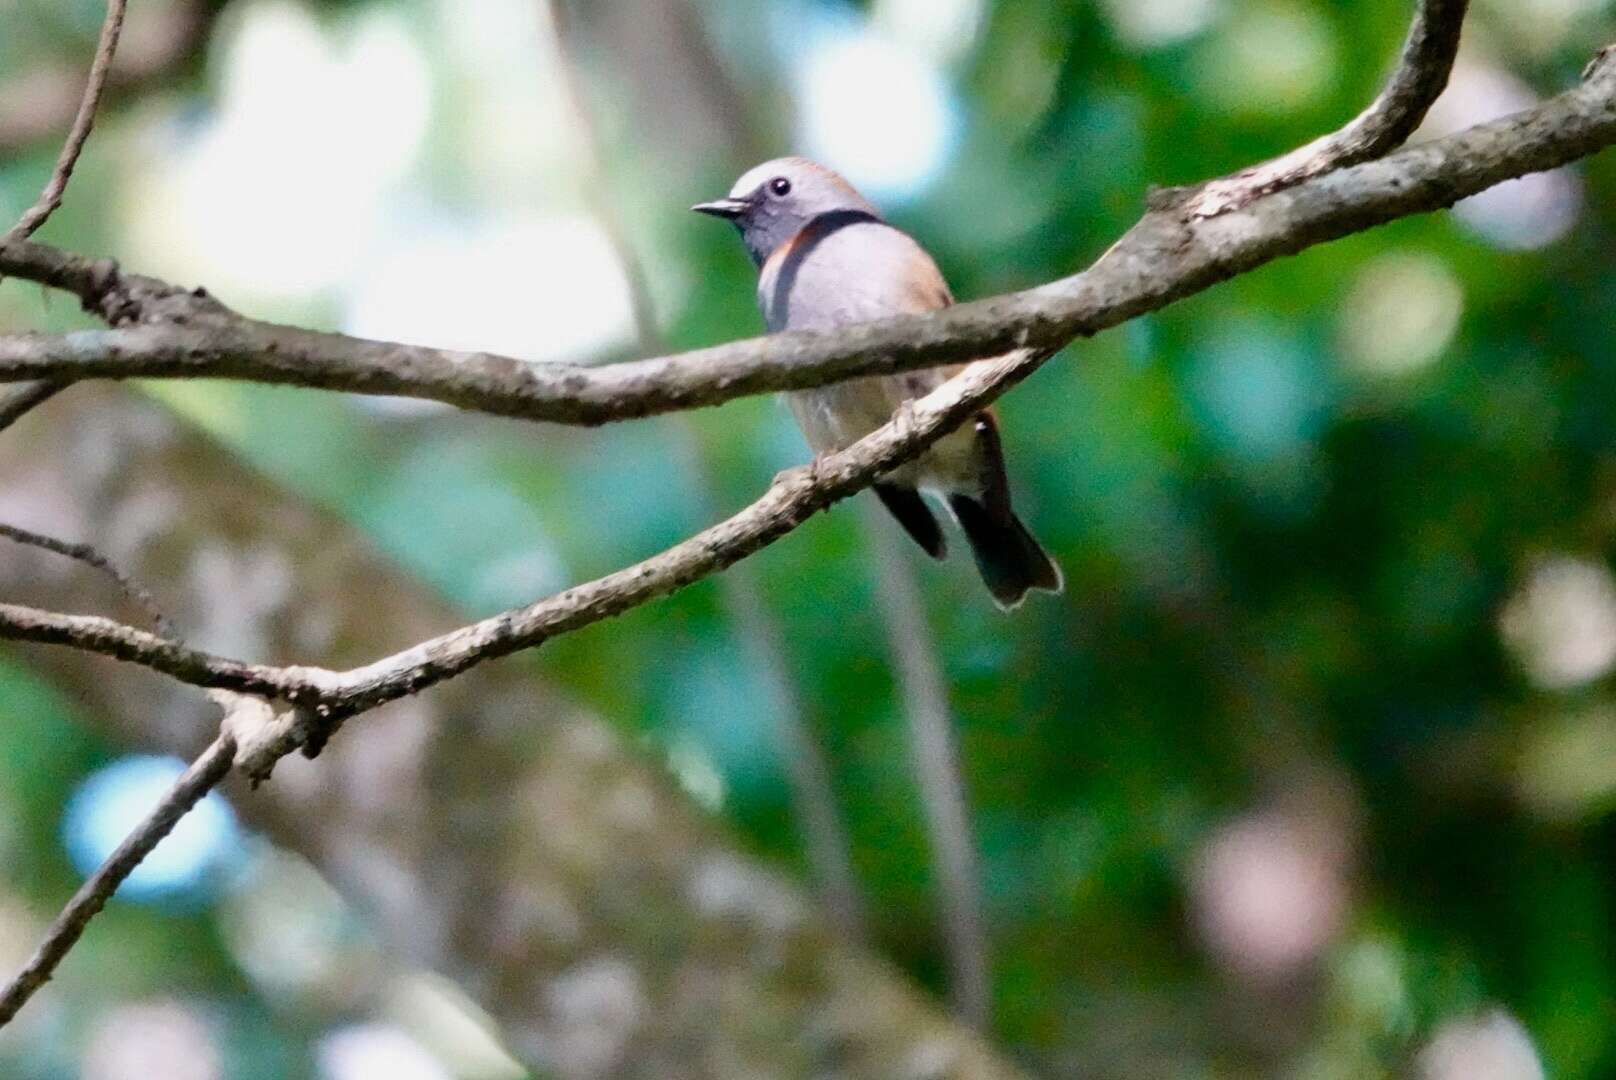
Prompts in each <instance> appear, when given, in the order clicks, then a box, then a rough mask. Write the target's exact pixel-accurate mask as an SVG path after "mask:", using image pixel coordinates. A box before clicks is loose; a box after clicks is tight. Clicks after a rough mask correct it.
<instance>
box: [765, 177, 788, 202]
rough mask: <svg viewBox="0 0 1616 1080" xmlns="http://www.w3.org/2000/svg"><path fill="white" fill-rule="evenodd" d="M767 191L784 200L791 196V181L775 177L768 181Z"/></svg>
mask: <svg viewBox="0 0 1616 1080" xmlns="http://www.w3.org/2000/svg"><path fill="white" fill-rule="evenodd" d="M769 190H770V191H772V192H774V193H775V194H776V195H779V196H780V197H782V198H784V197H785V196H787V195H790V194H791V181H790V180H787V179H786V178H785V177H783V176H776V177H775V178H774V179H773V180H770V181H769Z"/></svg>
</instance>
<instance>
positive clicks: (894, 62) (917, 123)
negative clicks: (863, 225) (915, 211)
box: [793, 24, 958, 202]
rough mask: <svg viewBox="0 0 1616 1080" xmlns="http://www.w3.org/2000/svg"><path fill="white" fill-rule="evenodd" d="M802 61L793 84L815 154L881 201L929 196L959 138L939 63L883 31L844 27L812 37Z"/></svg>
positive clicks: (804, 133) (805, 137)
mask: <svg viewBox="0 0 1616 1080" xmlns="http://www.w3.org/2000/svg"><path fill="white" fill-rule="evenodd" d="M798 55H800V57H801V59H800V61H799V63H798V67H797V68H796V70H795V72H794V80H793V81H794V84H795V89H796V95H797V101H798V109H799V123H800V131H799V135H800V138H801V141H802V145H803V148H804V150H805V151H806V152H807V153H808V155H809V156H810V157H813V158H815V159H816V160H818V161H821V162H823V163H824V164H826V165H828V166H830V167H831V168H833V169H835V170H837V171H838V172H840V173H841V174H842V175H844V176H846V177H847V179H848V180H850V181H851V182H852V183H853V185H854V186H855V187H857V188H859V189H860V190H862V191H863V192H864V193H865V194H866V195H868V196H870V197H871V198H873V199H876V200H878V201H887V202H897V201H902V200H904V199H909V198H913V197H915V196H918V195H920V194H922V193H923V192H924V191H925V189H926V188H927V187H929V186H930V185H931V183H932V182H933V181H935V180H936V179H937V177H938V176H939V174H940V173H941V172H942V171H943V168H944V166H945V165H946V164H947V162H948V159H949V157H950V155H951V154H952V152H953V149H954V145H955V142H956V137H957V130H956V129H957V126H958V125H957V122H956V110H955V106H954V103H953V98H952V95H951V94H950V92H949V89H948V86H947V83H946V82H945V80H944V78H943V74H942V71H941V70H940V68H939V67H938V65H937V64H936V62H934V61H933V60H931V59H929V58H928V57H927V56H926V55H925V54H924V53H923V52H921V51H920V50H919V49H916V48H914V47H912V46H909V45H907V44H905V43H903V42H901V41H898V40H896V39H894V38H893V37H891V36H889V35H887V34H885V33H882V32H881V31H879V30H875V29H871V28H869V27H866V26H851V25H849V26H842V25H840V24H837V25H835V26H833V27H829V28H822V29H820V30H818V31H817V32H813V33H810V34H809V35H808V40H807V41H805V42H804V43H803V46H802V48H801V49H800V50H798Z"/></svg>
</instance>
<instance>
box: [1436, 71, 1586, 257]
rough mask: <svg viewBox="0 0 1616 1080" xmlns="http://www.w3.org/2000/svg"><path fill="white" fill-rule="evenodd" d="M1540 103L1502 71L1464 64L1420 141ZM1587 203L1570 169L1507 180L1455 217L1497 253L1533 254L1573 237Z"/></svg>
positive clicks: (1457, 209)
mask: <svg viewBox="0 0 1616 1080" xmlns="http://www.w3.org/2000/svg"><path fill="white" fill-rule="evenodd" d="M1538 100H1539V99H1538V96H1537V94H1536V93H1534V92H1533V91H1532V88H1531V87H1529V86H1527V85H1526V83H1524V82H1522V81H1521V80H1520V79H1518V78H1516V77H1515V76H1514V75H1511V74H1510V73H1509V72H1507V71H1505V70H1503V69H1502V68H1499V67H1495V66H1492V65H1489V64H1484V63H1481V62H1479V61H1476V60H1473V59H1461V60H1460V62H1459V63H1457V64H1455V65H1454V68H1453V75H1452V77H1451V78H1450V79H1449V80H1448V88H1447V90H1446V91H1444V92H1443V94H1442V96H1441V97H1440V98H1438V99H1437V101H1436V104H1435V105H1433V106H1432V107H1431V111H1430V113H1428V114H1427V115H1426V118H1425V123H1424V124H1423V125H1422V126H1421V128H1420V135H1421V136H1422V137H1423V136H1439V135H1449V134H1452V133H1454V132H1456V131H1462V130H1464V129H1465V128H1469V127H1473V126H1475V125H1476V124H1483V123H1486V122H1487V121H1489V120H1496V119H1497V118H1498V117H1500V116H1505V115H1508V114H1509V113H1513V112H1519V111H1520V110H1522V109H1529V108H1531V107H1532V106H1534V105H1536V104H1537V103H1538ZM1582 202H1583V193H1582V184H1581V183H1580V181H1579V180H1578V179H1577V174H1576V172H1575V171H1573V169H1572V168H1571V167H1569V166H1568V167H1566V168H1562V169H1554V170H1552V171H1550V172H1539V173H1531V174H1528V175H1526V176H1522V177H1518V178H1517V179H1514V180H1505V181H1504V182H1503V183H1501V184H1496V185H1494V186H1493V187H1490V188H1488V189H1487V190H1486V191H1483V192H1481V193H1480V194H1479V195H1472V196H1471V197H1470V198H1468V199H1462V200H1460V201H1459V202H1458V203H1456V204H1454V207H1453V213H1454V216H1455V217H1457V218H1458V219H1459V220H1460V221H1461V222H1462V223H1464V225H1465V226H1466V227H1468V228H1469V229H1470V230H1471V231H1473V232H1475V233H1476V234H1477V235H1479V236H1480V237H1481V238H1482V239H1484V240H1486V241H1487V242H1488V243H1489V244H1491V245H1493V246H1494V247H1497V248H1501V249H1503V250H1505V251H1531V250H1534V249H1536V248H1541V247H1546V246H1548V245H1549V244H1552V243H1554V242H1555V241H1556V240H1558V239H1560V238H1561V237H1563V236H1565V235H1566V233H1568V232H1570V231H1571V227H1572V226H1573V225H1575V224H1576V221H1577V216H1578V214H1579V213H1580V212H1581V210H1582Z"/></svg>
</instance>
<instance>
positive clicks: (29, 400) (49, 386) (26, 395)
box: [0, 379, 67, 431]
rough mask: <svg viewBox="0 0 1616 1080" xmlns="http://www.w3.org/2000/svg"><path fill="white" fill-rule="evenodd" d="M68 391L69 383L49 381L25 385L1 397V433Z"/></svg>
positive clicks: (43, 380)
mask: <svg viewBox="0 0 1616 1080" xmlns="http://www.w3.org/2000/svg"><path fill="white" fill-rule="evenodd" d="M66 389H67V383H63V382H51V381H49V380H48V379H41V380H40V381H38V382H30V383H23V384H22V385H20V386H17V387H14V388H12V389H11V390H10V391H8V392H7V393H6V395H5V396H4V397H0V431H5V430H6V429H7V428H9V427H11V425H12V424H15V423H16V422H17V421H18V420H21V419H22V418H23V417H24V416H26V415H28V413H30V412H32V411H33V410H34V408H35V407H36V406H39V405H43V404H44V403H45V402H47V401H49V400H50V399H51V398H53V397H55V396H56V395H57V394H59V393H61V392H62V391H63V390H66Z"/></svg>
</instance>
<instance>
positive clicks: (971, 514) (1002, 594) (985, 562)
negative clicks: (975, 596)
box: [948, 495, 1062, 611]
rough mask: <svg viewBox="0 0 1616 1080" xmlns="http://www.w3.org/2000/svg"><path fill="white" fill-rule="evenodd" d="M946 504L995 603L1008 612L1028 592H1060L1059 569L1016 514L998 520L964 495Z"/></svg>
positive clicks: (950, 499) (951, 497)
mask: <svg viewBox="0 0 1616 1080" xmlns="http://www.w3.org/2000/svg"><path fill="white" fill-rule="evenodd" d="M948 505H949V506H950V507H951V508H952V509H953V511H954V516H955V517H956V518H958V519H959V523H960V528H961V529H963V530H965V539H966V540H968V541H970V544H971V554H972V555H974V556H975V557H976V568H977V570H979V571H980V572H981V574H982V580H983V582H984V583H986V585H987V587H988V592H990V593H992V594H993V601H994V603H996V604H998V605H999V606H1000V607H1001V608H1004V609H1005V610H1006V611H1008V610H1010V609H1011V608H1013V607H1015V606H1016V605H1017V604H1020V603H1021V601H1022V600H1023V599H1025V598H1026V595H1027V590H1029V589H1043V590H1045V591H1046V592H1055V593H1058V592H1060V591H1061V588H1062V580H1061V572H1060V568H1059V567H1058V566H1056V565H1055V563H1054V561H1053V560H1051V559H1050V557H1049V555H1048V553H1046V552H1045V551H1044V549H1043V548H1042V547H1041V546H1039V544H1038V541H1037V540H1035V539H1033V535H1032V533H1030V532H1028V531H1027V527H1026V526H1025V525H1023V524H1022V523H1021V519H1020V518H1018V517H1016V515H1015V514H1013V513H1007V514H1006V515H1005V518H1003V519H1000V518H997V517H995V516H994V515H993V514H991V513H989V512H988V510H987V508H986V507H985V506H983V505H982V504H981V503H980V502H978V501H977V500H975V499H973V498H970V497H969V496H966V495H953V496H950V497H949V500H948Z"/></svg>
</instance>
